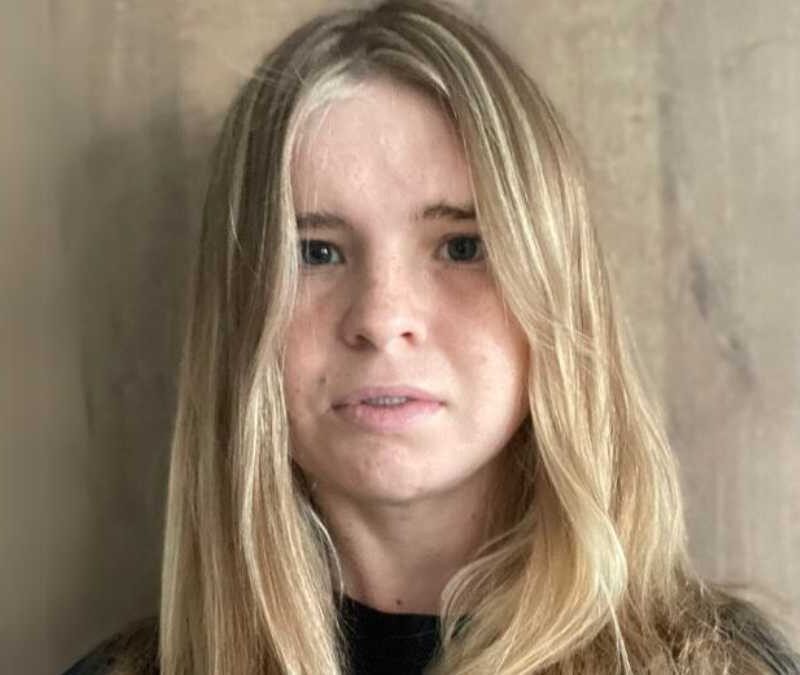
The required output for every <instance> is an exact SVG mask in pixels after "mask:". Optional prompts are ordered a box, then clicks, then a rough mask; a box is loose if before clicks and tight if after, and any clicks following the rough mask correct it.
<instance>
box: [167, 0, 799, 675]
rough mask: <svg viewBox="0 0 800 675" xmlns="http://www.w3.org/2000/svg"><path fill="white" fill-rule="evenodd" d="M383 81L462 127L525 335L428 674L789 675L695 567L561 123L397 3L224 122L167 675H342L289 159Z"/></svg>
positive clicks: (660, 437)
mask: <svg viewBox="0 0 800 675" xmlns="http://www.w3.org/2000/svg"><path fill="white" fill-rule="evenodd" d="M374 75H382V76H388V77H391V78H394V79H395V80H397V81H398V82H402V83H404V84H407V85H410V86H414V87H416V88H418V89H419V90H421V91H424V92H426V93H427V94H429V95H430V96H431V97H433V98H435V99H436V100H437V101H439V102H440V103H441V104H442V106H443V109H444V110H446V111H447V114H449V115H450V117H451V119H452V121H453V124H454V126H455V128H456V129H457V131H458V132H459V134H460V137H461V138H462V139H463V144H464V151H465V154H466V157H467V160H468V164H469V167H470V172H471V179H472V184H473V189H474V197H475V204H476V210H477V214H478V221H479V224H480V228H481V233H482V236H483V238H484V242H485V244H486V248H487V253H488V256H489V260H490V267H491V269H492V270H493V274H494V275H495V277H496V281H497V284H498V286H499V288H500V289H501V292H502V297H503V299H504V301H505V303H506V304H507V306H508V308H509V310H510V311H511V312H512V313H513V314H514V316H515V317H516V318H517V320H518V322H519V324H520V325H521V326H522V327H523V329H524V331H525V332H526V334H527V337H528V340H529V342H530V356H531V368H530V373H529V377H528V397H529V401H530V416H529V417H528V418H527V420H526V422H525V423H524V424H523V427H522V428H521V429H520V430H519V432H518V433H517V435H516V436H515V437H514V439H513V441H512V443H511V444H510V446H509V447H508V448H507V453H508V456H509V458H510V463H511V464H512V465H513V467H512V469H513V470H511V469H510V470H509V472H508V476H509V478H508V480H509V483H510V486H509V490H508V491H504V492H503V494H504V495H506V494H507V495H509V498H508V499H507V500H506V501H504V502H503V503H502V504H499V503H498V504H497V505H496V517H495V519H494V521H493V523H494V524H493V527H492V531H491V532H490V533H488V535H487V539H486V542H485V544H484V546H483V547H482V548H481V549H480V550H479V551H476V552H475V555H474V557H473V559H472V560H471V561H470V562H469V563H468V564H467V565H466V566H465V567H463V568H462V569H461V570H460V571H459V572H458V573H457V574H456V575H455V576H454V577H453V578H452V579H451V580H450V582H449V583H448V584H447V586H446V588H445V589H444V592H443V594H442V597H441V603H440V606H441V619H442V621H441V635H440V650H439V652H438V653H437V655H436V658H435V660H434V662H433V663H432V664H431V666H430V668H429V672H430V673H432V674H445V673H447V674H448V675H456V674H458V675H462V674H463V675H466V674H467V673H473V674H480V675H486V674H490V673H502V674H503V675H512V674H522V673H534V672H536V673H539V672H542V673H545V672H546V673H564V674H566V673H644V672H658V673H662V672H664V673H677V672H691V673H738V672H774V671H770V670H768V668H767V666H766V660H765V659H766V658H767V657H765V656H763V655H761V656H759V653H758V652H759V650H760V648H759V644H760V643H759V639H758V630H759V626H762V624H761V623H759V622H760V618H759V615H758V614H757V613H756V612H755V611H754V610H753V611H752V612H750V611H749V610H748V612H744V613H742V612H740V611H739V610H740V609H741V608H744V607H746V606H745V604H744V603H738V602H737V601H735V600H734V598H733V597H732V596H729V595H728V594H726V593H725V592H723V591H722V590H721V589H720V588H717V587H714V586H711V585H710V584H705V583H703V581H701V580H700V579H699V578H698V576H697V574H696V573H695V572H694V571H693V570H692V567H691V565H690V562H689V560H688V557H687V552H686V532H685V525H684V520H683V515H682V502H681V496H680V493H679V485H678V477H677V475H676V467H675V461H674V459H673V457H672V455H671V453H670V450H669V447H668V442H667V439H666V438H665V434H664V432H663V429H662V424H661V422H660V419H659V416H658V414H657V412H655V411H654V410H653V409H652V408H651V407H650V405H649V404H648V402H647V400H646V397H645V395H644V393H643V392H642V389H641V387H640V385H639V383H638V379H637V376H636V374H635V372H634V368H633V365H632V363H631V361H630V358H629V353H628V351H627V349H626V348H625V346H624V343H623V336H622V335H621V334H620V329H619V324H618V322H617V319H616V318H615V315H614V310H613V307H612V298H611V295H610V292H609V287H608V282H607V275H606V271H605V269H604V265H603V262H602V255H601V252H600V250H599V246H598V242H597V240H596V236H595V233H594V230H593V228H592V225H591V223H590V219H589V214H588V211H587V205H586V196H585V191H584V181H583V178H582V176H581V173H580V162H579V161H578V159H577V157H576V152H575V149H574V144H573V143H572V141H571V140H570V138H569V136H568V134H567V132H566V131H565V128H564V126H563V125H562V123H561V122H560V121H559V118H558V115H557V114H556V112H555V111H554V110H553V108H552V106H551V104H550V103H549V102H548V100H547V99H546V98H545V96H544V95H543V94H542V93H541V91H540V90H539V88H538V87H537V86H536V84H535V83H534V82H533V81H532V80H531V79H530V78H529V77H528V76H527V75H526V74H525V73H524V72H523V71H522V70H521V69H520V67H519V66H518V65H517V64H516V63H514V62H513V61H512V60H511V59H510V58H509V57H508V56H507V55H506V54H505V53H504V52H503V51H502V49H501V48H500V47H499V46H498V45H497V44H496V43H495V41H494V40H493V39H491V38H490V37H489V36H488V35H487V34H486V33H485V32H484V31H483V30H482V29H480V28H479V27H477V26H475V25H474V24H473V23H472V22H471V21H469V20H468V19H466V18H464V17H463V16H462V15H461V14H459V12H458V11H457V10H455V9H453V8H451V7H448V6H446V5H443V4H442V3H436V4H433V3H430V2H422V1H412V0H398V1H390V2H385V3H382V4H380V5H379V6H377V7H374V8H371V9H368V10H350V11H341V12H338V13H334V14H331V15H328V16H324V17H321V18H318V19H316V20H313V21H311V22H310V23H308V24H306V25H304V26H302V27H301V28H299V29H298V30H297V31H295V32H294V33H293V34H292V35H290V36H289V37H288V38H287V39H286V40H284V41H283V42H282V43H281V44H280V45H279V46H278V47H277V48H276V49H275V50H274V51H273V52H271V53H270V54H269V55H268V56H267V57H266V58H265V60H264V61H263V62H262V63H261V65H260V66H259V67H258V68H257V70H256V72H255V74H254V76H253V77H252V78H251V79H250V80H249V81H248V82H247V83H246V84H245V86H244V87H243V89H242V90H241V92H240V94H239V96H238V97H237V99H236V101H235V102H234V104H233V106H232V108H231V110H230V112H229V114H228V116H227V119H226V121H225V124H224V128H223V130H222V132H221V135H220V140H219V143H218V146H217V149H216V153H215V158H214V165H213V174H212V178H211V182H210V185H209V189H208V196H207V201H206V205H205V213H204V223H203V231H202V238H201V241H200V247H199V254H198V257H197V263H196V269H195V275H194V280H193V285H192V288H191V296H190V298H191V299H190V316H189V321H188V327H187V332H186V338H185V344H184V349H183V357H182V362H181V370H180V382H179V398H178V410H177V417H176V423H175V429H174V435H173V441H172V459H171V468H170V474H169V489H168V504H167V519H166V532H165V539H164V561H163V576H162V602H161V611H160V616H159V633H158V639H159V652H160V655H159V665H160V669H161V672H162V673H163V675H177V674H179V673H181V674H192V675H203V674H208V675H211V674H214V673H216V674H220V673H223V674H225V675H237V674H240V673H241V674H245V673H255V672H259V673H270V674H278V673H281V674H283V673H287V674H292V675H301V674H308V675H320V674H323V675H337V674H338V673H344V672H347V670H346V667H347V665H346V660H347V657H346V650H345V649H344V639H343V633H342V629H341V627H340V625H339V622H338V612H337V607H338V604H337V603H338V602H339V600H340V599H341V592H342V588H341V574H340V572H339V569H338V558H337V555H336V548H335V543H334V542H333V541H332V538H331V536H330V534H329V532H328V531H327V529H326V527H325V524H324V523H323V521H322V519H321V517H320V516H319V514H318V513H317V512H316V510H315V508H314V505H313V503H312V501H311V499H310V496H309V490H308V486H307V485H306V484H305V481H304V478H303V476H302V474H301V473H300V472H299V470H298V469H297V468H296V466H295V465H293V463H292V460H291V456H292V453H291V442H290V435H289V426H288V418H287V411H286V405H285V400H284V395H283V381H282V361H283V355H284V342H283V338H284V335H285V329H286V326H287V324H288V321H289V319H290V316H291V311H292V307H293V303H294V299H295V295H296V290H297V284H298V278H297V274H298V272H297V269H298V254H297V231H296V223H295V218H294V210H293V199H292V194H291V184H290V166H291V159H292V152H293V148H294V147H295V146H296V140H297V137H298V134H300V133H302V128H303V124H304V121H305V120H306V119H307V117H308V115H309V113H310V112H311V111H312V110H313V109H315V108H317V107H319V106H320V105H323V104H324V103H325V102H327V101H330V100H331V99H332V98H335V97H336V96H340V95H346V94H347V91H348V87H350V86H352V85H353V84H354V83H357V82H359V81H362V80H363V79H364V78H367V77H371V76H374ZM750 609H752V608H750ZM459 617H468V620H467V621H466V622H463V621H462V622H458V619H459ZM726 617H727V618H726ZM736 617H750V619H752V621H750V620H748V621H744V620H739V619H737V618H736ZM762 627H763V626H762ZM776 658H778V660H780V658H779V657H776ZM786 658H787V659H788V657H786ZM785 663H789V661H788V660H787V661H785ZM786 668H787V670H786V671H785V672H793V671H791V670H788V666H786ZM779 672H784V671H779Z"/></svg>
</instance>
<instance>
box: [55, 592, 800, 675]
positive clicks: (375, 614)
mask: <svg viewBox="0 0 800 675" xmlns="http://www.w3.org/2000/svg"><path fill="white" fill-rule="evenodd" d="M340 617H341V619H342V621H343V625H344V627H345V635H346V636H347V639H348V651H349V653H350V659H351V669H350V675H420V674H421V673H422V669H423V668H424V666H425V665H426V664H427V663H428V662H430V660H431V659H432V657H433V655H434V653H435V651H436V648H437V646H438V633H437V631H438V628H439V618H438V617H436V616H433V615H425V614H389V613H387V612H381V611H378V610H377V609H373V608H372V607H368V606H366V605H362V604H361V603H359V602H356V601H355V600H352V599H350V598H347V597H346V598H345V600H344V602H343V604H342V607H341V609H340ZM722 618H723V622H724V625H725V626H726V627H727V631H728V632H729V633H730V636H731V637H732V638H733V639H735V636H742V635H746V636H749V638H748V640H747V644H748V647H749V649H750V650H751V652H752V653H754V654H756V655H757V656H758V657H759V658H760V659H761V660H762V661H763V662H764V665H765V666H767V667H768V668H769V671H770V672H772V673H775V675H800V657H798V655H797V654H796V653H794V651H793V650H792V649H791V648H790V647H789V645H788V644H787V643H786V641H785V640H784V639H783V636H781V635H780V634H779V633H777V632H774V631H773V630H772V627H771V626H769V624H767V623H766V622H764V621H763V620H762V618H761V617H760V615H759V614H758V613H757V612H755V611H754V610H753V609H752V608H751V607H750V606H749V605H748V604H747V603H744V602H741V601H736V602H734V603H732V604H731V606H730V607H729V608H728V609H727V610H725V611H724V612H723V613H722ZM157 629H158V623H157V621H156V620H155V619H147V620H145V621H141V622H138V623H137V624H134V625H133V626H132V627H130V629H129V630H128V631H125V632H124V633H121V634H119V635H117V636H114V637H113V638H111V639H110V640H107V641H106V642H104V643H103V644H102V645H100V646H99V647H97V648H95V649H94V650H93V651H92V652H91V653H89V654H88V655H87V656H85V657H84V658H83V659H81V660H80V661H78V662H77V663H76V664H75V665H73V666H72V667H71V668H70V669H69V670H67V671H66V672H65V673H64V675H106V674H107V673H109V672H110V671H111V667H112V666H113V664H114V655H115V654H117V655H118V654H121V653H128V654H136V655H139V660H138V661H137V667H135V668H134V671H135V672H137V673H141V674H142V675H155V674H157V673H158V658H157V653H158V634H157ZM139 664H141V665H140V667H138V666H139Z"/></svg>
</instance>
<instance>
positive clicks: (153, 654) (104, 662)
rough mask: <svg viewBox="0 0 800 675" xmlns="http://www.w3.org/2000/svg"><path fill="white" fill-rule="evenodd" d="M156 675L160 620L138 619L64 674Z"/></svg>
mask: <svg viewBox="0 0 800 675" xmlns="http://www.w3.org/2000/svg"><path fill="white" fill-rule="evenodd" d="M116 673H126V674H128V673H130V675H156V674H157V673H158V619H157V618H156V617H148V618H147V619H141V620H139V621H135V622H133V623H131V624H129V625H128V626H126V627H125V628H124V629H122V630H121V631H120V632H118V633H116V634H114V635H112V636H111V637H109V638H108V639H106V640H104V641H103V642H101V643H100V644H99V645H97V646H96V647H94V648H93V649H92V650H91V651H90V652H89V653H88V654H86V655H85V656H83V657H82V658H81V659H80V660H79V661H77V662H76V663H74V664H73V665H72V666H70V667H69V668H68V669H67V670H66V671H65V672H64V673H63V675H112V674H116Z"/></svg>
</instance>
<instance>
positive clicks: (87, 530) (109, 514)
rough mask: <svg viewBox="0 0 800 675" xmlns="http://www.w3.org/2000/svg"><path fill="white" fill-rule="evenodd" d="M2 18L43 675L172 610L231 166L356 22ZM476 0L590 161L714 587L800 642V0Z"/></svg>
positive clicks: (23, 465)
mask: <svg viewBox="0 0 800 675" xmlns="http://www.w3.org/2000/svg"><path fill="white" fill-rule="evenodd" d="M0 2H3V3H5V7H4V8H5V9H7V10H8V11H6V12H4V16H5V17H6V18H5V19H4V20H3V21H2V22H0V23H1V26H0V44H1V45H2V47H0V49H2V60H0V64H2V65H0V69H1V70H0V73H2V77H3V80H2V91H3V101H4V102H3V114H2V116H0V130H2V135H0V143H1V144H2V145H1V146H0V148H1V149H2V152H0V167H2V169H0V171H1V172H2V173H0V179H1V180H0V190H2V192H0V214H1V217H2V220H1V221H0V303H1V304H0V310H1V311H2V314H0V316H1V317H2V319H0V320H1V321H2V324H1V328H2V329H1V330H0V373H2V377H0V415H2V417H1V418H0V424H1V425H2V426H1V427H0V449H1V450H2V452H1V453H0V461H2V465H1V466H0V469H2V471H0V497H2V507H0V526H1V527H2V529H0V547H2V548H1V549H0V551H1V555H0V560H2V562H0V570H1V571H2V574H0V584H2V593H0V598H2V600H1V601H0V666H2V668H0V669H2V670H3V671H4V672H26V673H32V674H39V673H42V674H44V673H53V672H60V669H63V667H65V666H66V665H67V664H68V663H69V662H71V661H72V660H74V659H75V658H76V657H77V656H79V655H80V654H81V653H83V652H85V651H86V650H87V649H88V648H89V647H90V646H92V645H93V644H95V643H96V642H97V641H98V640H99V639H101V638H102V637H104V636H106V635H108V634H110V633H111V632H113V631H114V630H115V629H117V628H119V627H120V626H121V625H123V624H125V623H126V622H127V621H129V620H131V619H133V618H137V617H140V616H144V615H147V614H150V613H153V612H154V611H155V608H156V602H157V591H158V583H159V578H158V577H159V569H160V545H161V527H162V524H161V518H162V516H163V506H162V504H163V498H164V482H165V472H166V468H167V452H168V441H169V434H170V430H171V423H172V415H173V413H174V397H175V371H176V363H177V358H178V349H179V345H180V338H181V332H182V312H183V306H184V304H183V303H184V301H183V288H184V284H185V282H186V278H187V272H188V264H189V259H190V255H191V251H192V248H191V247H192V246H193V244H194V240H195V237H196V234H197V230H198V215H199V210H200V202H201V198H202V189H203V183H204V180H205V176H206V160H207V156H208V151H209V144H210V142H211V139H212V138H213V134H214V132H215V131H216V129H217V127H218V124H219V121H220V115H221V113H222V111H223V110H224V107H225V105H226V104H227V102H228V101H229V100H230V97H231V95H232V94H233V92H234V90H235V89H236V87H237V85H238V83H239V82H240V81H241V79H242V78H243V77H244V76H245V75H246V74H247V72H248V70H249V69H250V68H251V66H252V65H253V64H254V63H255V61H256V60H257V59H258V57H259V56H260V55H261V53H262V52H263V51H264V50H265V49H266V48H267V47H269V46H270V45H271V44H273V43H274V42H275V41H276V40H277V39H278V38H279V37H281V36H282V35H284V34H285V33H286V32H287V31H288V30H289V29H290V28H291V27H293V26H294V25H296V24H298V23H299V22H300V21H301V20H303V19H304V18H306V17H310V16H311V15H313V14H315V13H316V12H317V11H318V10H319V9H320V8H322V7H323V6H325V7H331V6H341V5H343V4H344V3H343V2H322V1H321V0H292V1H291V2H289V1H275V0H273V1H267V2H264V1H263V0H260V1H255V0H237V1H236V2H229V1H223V0H194V2H190V3H186V2H177V1H176V0H138V1H136V2H134V1H130V0H71V1H70V2H64V1H59V0H49V1H47V0H27V1H26V2H20V1H19V0H17V1H16V2H14V1H13V0H0ZM461 4H463V5H466V6H469V7H470V8H471V9H472V10H473V11H474V12H475V13H476V14H477V15H478V16H480V17H481V18H482V19H483V20H484V21H485V23H486V24H487V25H488V26H489V27H490V29H492V30H493V31H494V32H495V33H496V34H497V35H498V36H500V38H501V39H502V41H503V42H504V43H505V44H507V45H508V47H509V49H510V50H511V51H512V52H513V53H514V54H515V55H516V56H517V57H518V58H519V59H520V60H521V61H523V62H524V63H525V65H526V66H527V67H528V68H529V69H530V71H531V72H532V73H533V74H534V75H535V76H536V77H537V78H538V79H539V80H540V81H541V83H542V84H543V85H544V87H545V90H546V91H548V92H549V93H550V95H551V97H552V98H553V99H554V100H555V102H556V104H557V105H558V106H559V107H560V108H561V109H562V110H563V112H564V114H565V116H566V118H567V120H568V122H569V123H570V125H571V126H572V128H573V131H574V132H575V134H576V135H577V137H578V138H579V140H580V142H581V144H582V147H583V149H584V151H585V154H586V158H587V162H588V165H589V168H590V172H591V179H592V199H593V206H594V212H595V217H596V221H597V224H598V227H599V229H600V233H601V238H602V242H603V244H604V247H605V249H606V251H607V255H608V259H609V263H610V266H611V269H612V273H613V276H614V280H615V282H616V286H617V288H618V290H619V295H620V302H621V304H622V306H623V308H624V309H625V311H626V312H627V314H628V316H629V317H630V325H631V330H632V332H633V334H634V335H635V337H636V338H637V342H638V345H639V354H640V359H641V361H642V363H643V364H644V368H645V372H646V377H647V382H648V386H649V387H650V390H651V391H652V393H653V395H654V396H655V397H657V399H658V400H659V401H661V402H662V404H663V408H664V410H665V413H666V415H667V418H668V422H669V431H670V434H671V437H672V440H673V442H674V446H675V452H676V454H677V455H678V457H679V460H680V463H681V470H682V478H683V483H684V488H685V494H686V500H687V513H688V519H689V523H690V528H691V548H692V551H693V554H694V556H695V559H696V561H697V564H698V566H699V567H700V569H701V570H702V571H703V572H704V573H705V574H706V575H708V576H709V577H711V578H713V579H717V580H726V581H734V582H742V583H749V584H752V585H755V586H756V587H757V588H760V589H761V590H762V591H764V592H767V593H769V594H770V595H772V596H774V607H775V608H776V611H779V612H781V613H782V614H783V616H784V617H785V618H786V619H787V620H793V621H795V622H798V620H800V613H799V612H798V607H799V606H800V590H798V584H797V583H796V582H797V579H799V578H800V452H799V450H800V359H798V355H799V354H800V311H798V310H800V300H799V299H798V298H799V297H800V264H798V260H800V131H798V127H799V126H800V125H799V124H798V120H800V117H799V116H798V112H797V111H798V110H800V3H798V2H797V1H796V0H770V1H769V2H764V1H763V0H591V1H590V0H516V1H514V0H493V1H492V2H488V1H486V0H484V1H482V2H481V1H478V0H473V1H472V2H468V1H466V0H464V1H462V3H461ZM795 635H800V633H795Z"/></svg>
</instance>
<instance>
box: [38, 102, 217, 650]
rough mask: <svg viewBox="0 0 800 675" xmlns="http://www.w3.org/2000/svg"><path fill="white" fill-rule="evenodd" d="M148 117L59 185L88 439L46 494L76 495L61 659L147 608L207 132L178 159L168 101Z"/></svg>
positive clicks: (102, 142) (59, 621) (103, 143)
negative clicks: (68, 481)
mask: <svg viewBox="0 0 800 675" xmlns="http://www.w3.org/2000/svg"><path fill="white" fill-rule="evenodd" d="M152 110H154V111H162V112H160V113H158V114H154V115H153V116H152V117H150V118H149V119H143V120H142V121H141V124H139V125H138V126H137V127H136V128H133V129H130V130H129V131H128V132H126V133H118V132H117V133H115V132H113V131H111V132H108V131H103V132H101V133H98V134H97V135H96V137H95V138H93V139H92V140H91V141H90V142H89V143H88V144H87V145H86V146H85V147H84V148H83V150H82V152H80V153H78V154H77V155H76V156H75V157H74V161H68V162H66V165H67V169H66V170H65V172H64V175H63V176H62V177H61V180H60V184H59V185H58V193H57V194H58V199H59V202H60V204H59V211H60V219H61V233H60V234H61V239H62V246H63V247H64V249H65V258H66V260H67V261H68V262H67V264H68V266H69V269H68V272H67V274H68V281H69V285H70V289H69V293H68V297H69V298H70V300H71V302H72V303H73V312H74V315H75V316H76V325H77V326H78V329H77V330H78V336H77V340H78V344H79V350H80V351H79V353H77V354H76V355H75V356H74V357H73V358H75V357H77V358H78V359H79V361H80V364H79V371H80V377H81V391H80V392H79V395H80V396H81V397H82V406H83V410H84V411H85V412H84V419H85V426H84V428H85V429H86V434H87V442H86V444H85V447H79V448H77V450H76V458H75V460H76V461H77V462H80V463H81V467H80V469H79V470H78V471H76V474H75V475H76V476H78V477H79V478H78V479H79V481H80V482H79V484H78V485H71V486H67V485H65V486H64V494H63V495H61V497H56V499H57V500H58V501H61V500H62V499H69V495H68V491H73V490H77V491H78V492H79V493H83V494H85V495H86V497H85V500H86V501H85V511H83V514H84V516H85V517H84V518H83V519H82V520H81V522H79V523H70V529H71V530H72V531H73V532H74V533H75V534H76V535H77V536H76V537H75V538H74V539H73V540H71V541H69V542H66V543H65V548H66V547H67V546H68V549H69V550H66V551H65V556H64V560H65V561H67V562H66V564H64V566H63V568H62V569H61V570H60V572H61V576H60V578H59V579H57V580H55V583H56V584H57V587H58V588H57V590H58V595H59V596H61V597H62V598H63V601H62V603H61V604H60V606H59V609H58V610H57V611H58V612H59V615H58V616H57V617H53V619H52V621H53V624H54V625H55V626H56V627H57V629H58V632H57V635H58V639H57V640H54V648H55V650H56V653H59V654H64V655H66V657H65V658H66V659H67V660H69V659H70V658H71V657H75V658H77V656H79V655H80V654H81V653H84V652H85V651H86V650H87V649H88V648H89V647H90V646H92V645H93V644H95V643H96V642H98V641H99V640H101V639H103V638H104V637H107V636H109V635H110V634H112V633H113V632H114V631H116V630H117V629H118V628H120V627H121V626H123V625H125V624H127V623H128V622H130V621H131V620H134V619H137V618H141V617H144V616H148V615H151V614H155V613H156V612H157V608H158V591H159V584H160V566H161V546H162V526H163V513H164V506H165V498H166V480H167V471H168V465H169V441H170V435H171V431H172V424H173V417H174V411H175V398H176V393H177V368H178V361H179V358H180V347H181V341H182V338H183V332H184V325H183V322H184V318H185V310H186V307H185V301H186V298H185V292H186V288H187V285H188V281H189V273H190V269H191V264H192V262H193V256H194V253H195V246H196V240H197V237H198V233H199V229H200V213H201V206H202V198H203V190H204V187H205V176H206V169H207V162H208V158H209V157H210V153H211V146H212V143H213V137H212V136H208V135H206V136H205V137H203V138H191V148H192V150H191V152H187V151H186V141H187V139H188V138H190V137H191V136H192V134H191V132H190V131H187V126H188V125H187V122H186V120H185V119H184V118H182V117H181V116H180V115H179V114H178V106H177V102H176V101H174V100H165V101H162V102H157V103H155V104H154V105H153V106H152ZM198 135H199V134H198ZM74 617H79V618H78V620H75V619H74ZM65 665H66V664H65Z"/></svg>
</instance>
